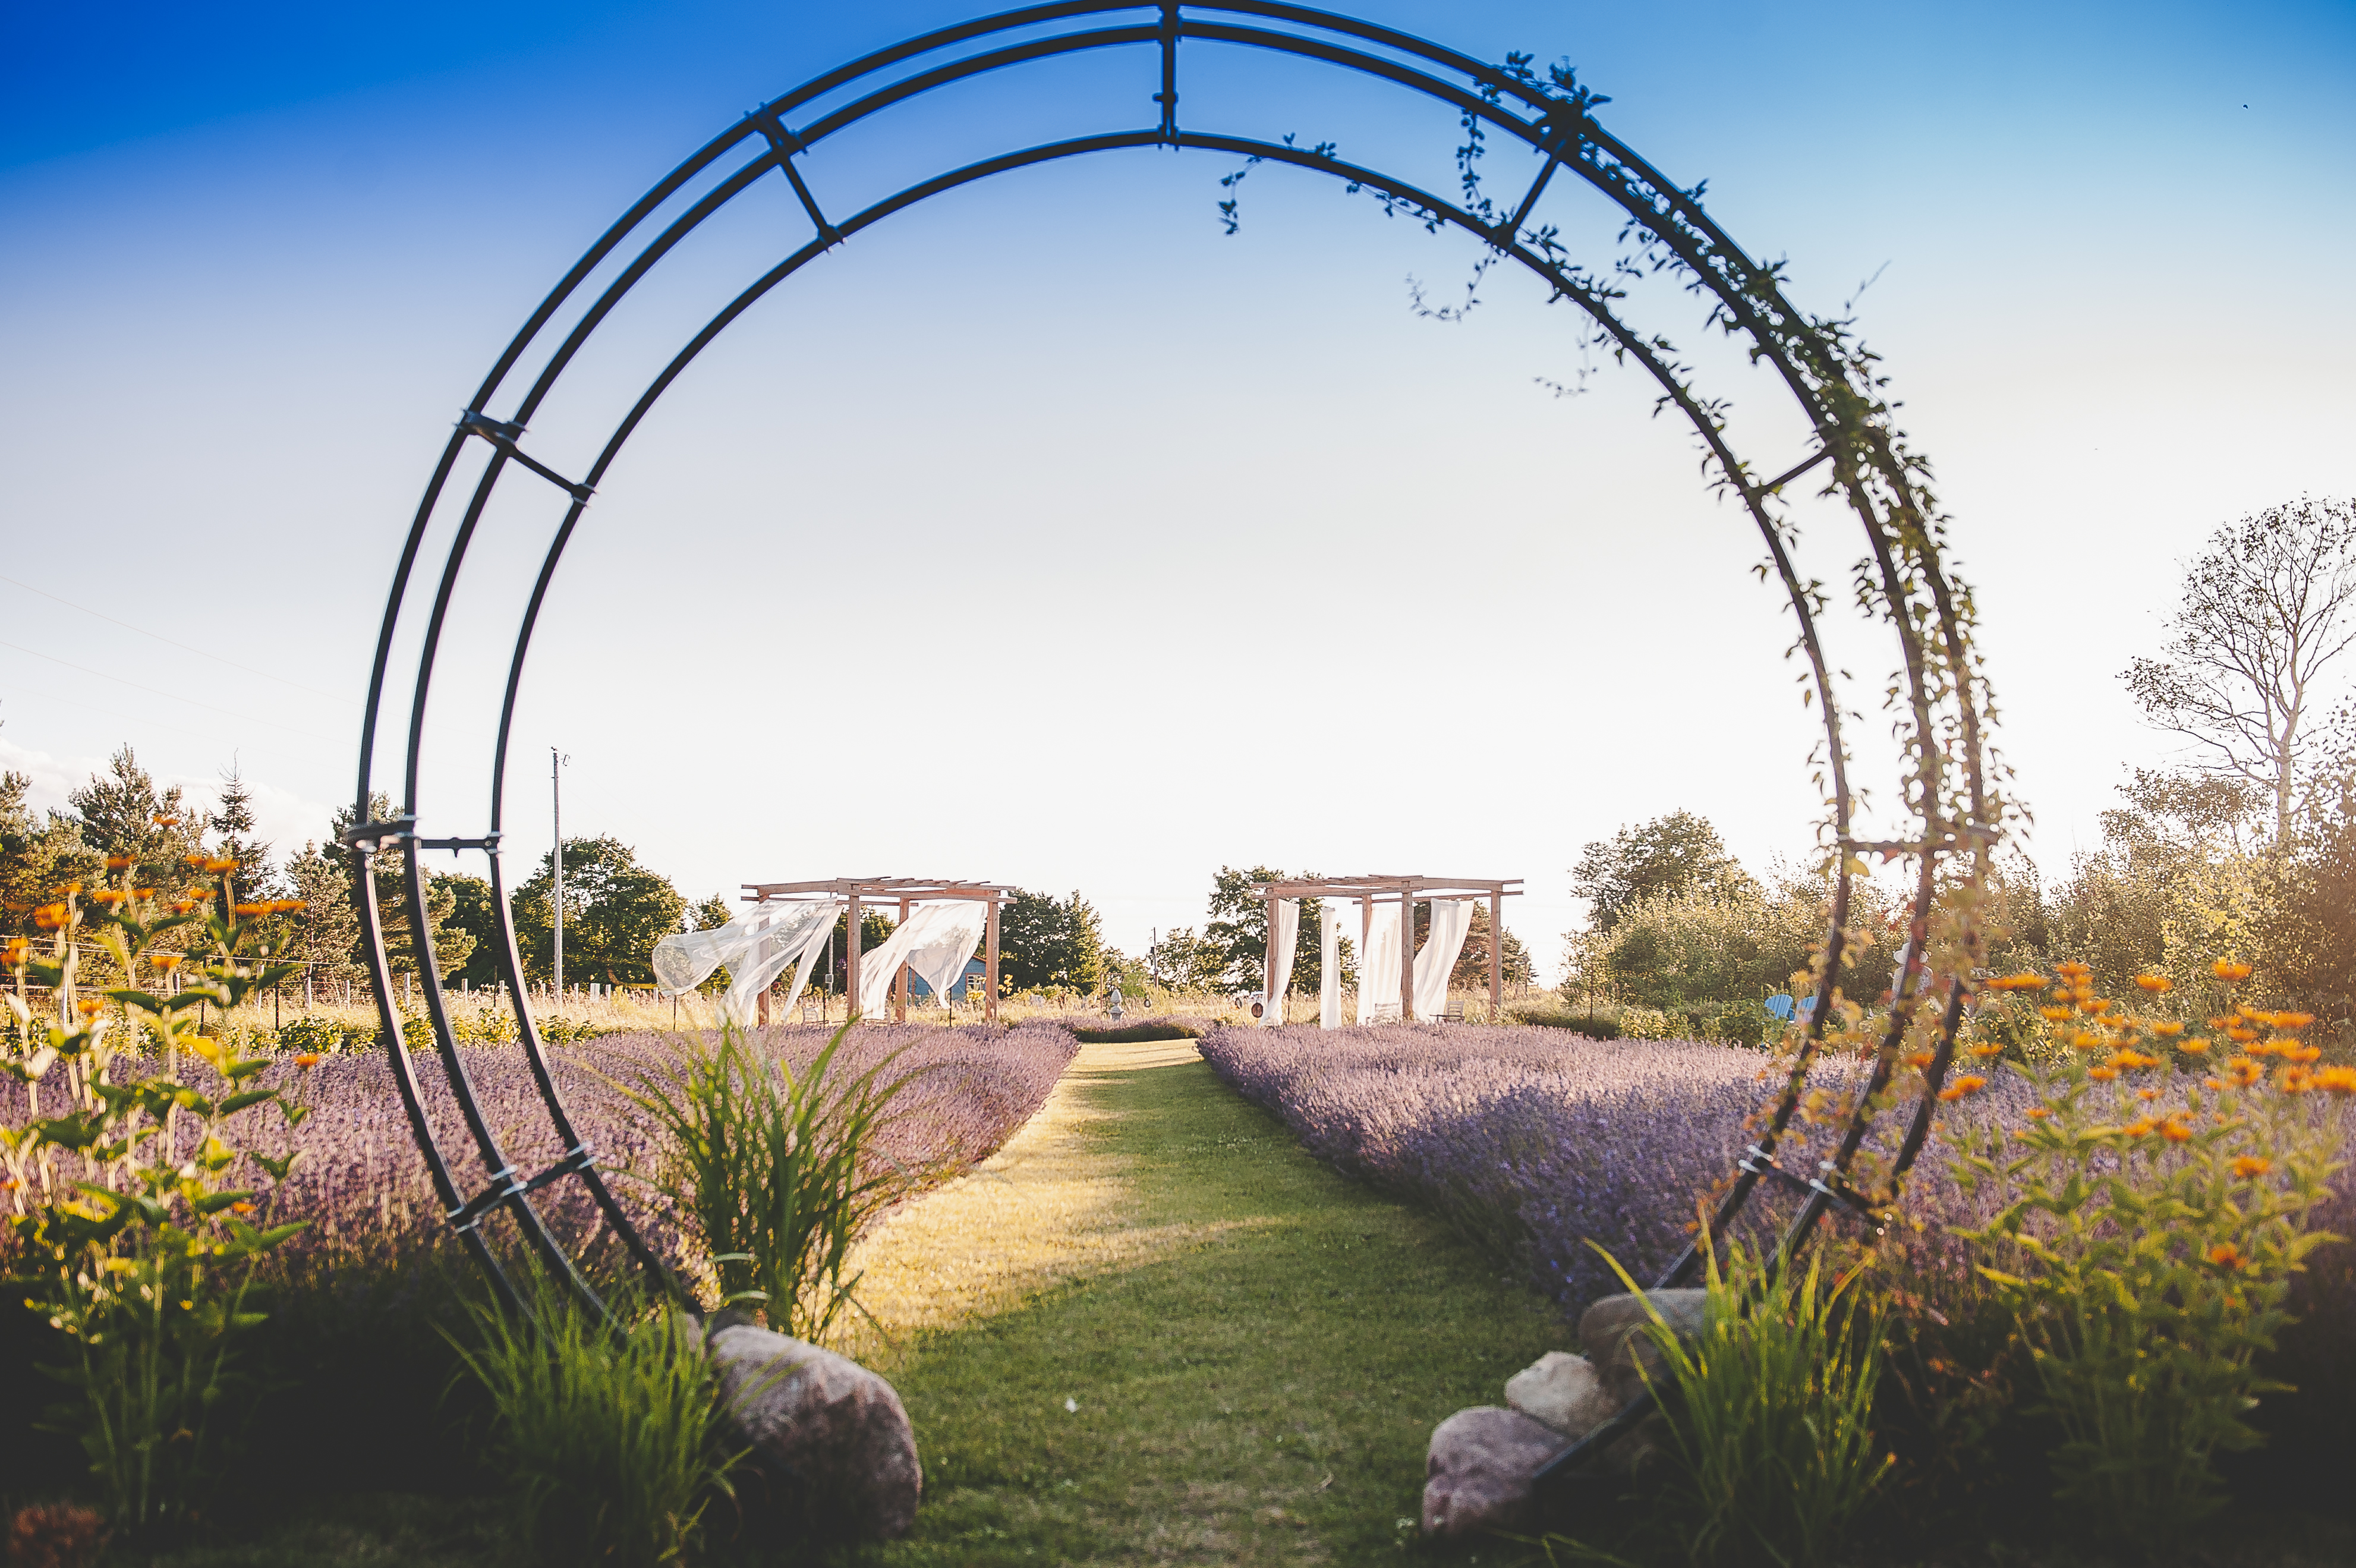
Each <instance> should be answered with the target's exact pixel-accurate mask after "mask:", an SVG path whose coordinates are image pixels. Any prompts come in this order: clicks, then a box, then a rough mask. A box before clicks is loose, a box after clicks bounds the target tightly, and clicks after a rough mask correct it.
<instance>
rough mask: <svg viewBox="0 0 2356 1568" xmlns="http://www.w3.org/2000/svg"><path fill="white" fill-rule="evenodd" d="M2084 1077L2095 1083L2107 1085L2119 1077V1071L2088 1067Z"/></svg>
mask: <svg viewBox="0 0 2356 1568" xmlns="http://www.w3.org/2000/svg"><path fill="white" fill-rule="evenodd" d="M2086 1076H2087V1077H2088V1078H2091V1079H2094V1081H2095V1082H2096V1083H2108V1082H2110V1081H2111V1079H2115V1078H2116V1077H2118V1076H2119V1069H2116V1068H2115V1067H2090V1068H2088V1069H2086Z"/></svg>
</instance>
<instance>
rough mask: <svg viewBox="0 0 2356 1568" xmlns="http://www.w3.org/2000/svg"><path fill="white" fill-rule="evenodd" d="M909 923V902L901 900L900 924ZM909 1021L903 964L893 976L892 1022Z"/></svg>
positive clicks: (906, 973) (905, 976) (906, 971)
mask: <svg viewBox="0 0 2356 1568" xmlns="http://www.w3.org/2000/svg"><path fill="white" fill-rule="evenodd" d="M907 923H908V901H907V900H906V899H905V898H903V899H901V900H900V924H902V925H904V926H905V925H906V924H907ZM907 1021H908V966H907V965H906V964H905V963H904V964H902V965H901V966H900V967H899V968H898V969H897V970H896V971H894V972H893V975H892V1022H894V1024H905V1023H906V1022H907Z"/></svg>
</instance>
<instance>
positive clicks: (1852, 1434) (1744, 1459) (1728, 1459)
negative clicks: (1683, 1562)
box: [1607, 1244, 1892, 1568]
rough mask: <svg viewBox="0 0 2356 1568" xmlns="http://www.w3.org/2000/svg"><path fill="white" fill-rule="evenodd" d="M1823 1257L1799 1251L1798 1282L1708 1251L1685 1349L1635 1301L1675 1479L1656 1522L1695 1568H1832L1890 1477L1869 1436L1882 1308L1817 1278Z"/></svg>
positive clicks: (1751, 1254) (1846, 1286)
mask: <svg viewBox="0 0 2356 1568" xmlns="http://www.w3.org/2000/svg"><path fill="white" fill-rule="evenodd" d="M1824 1255H1825V1249H1824V1248H1823V1247H1821V1246H1819V1247H1815V1248H1811V1249H1810V1250H1809V1253H1808V1266H1807V1269H1806V1271H1805V1272H1804V1273H1803V1272H1800V1271H1798V1270H1797V1269H1796V1268H1795V1267H1792V1266H1786V1267H1784V1268H1782V1269H1779V1270H1775V1271H1773V1272H1772V1275H1771V1273H1770V1271H1769V1269H1768V1267H1767V1262H1766V1259H1765V1258H1764V1257H1762V1255H1761V1254H1760V1253H1758V1252H1756V1251H1751V1250H1750V1249H1748V1248H1746V1247H1743V1246H1741V1245H1740V1244H1737V1245H1735V1246H1734V1247H1732V1248H1731V1249H1730V1251H1729V1252H1728V1254H1727V1259H1726V1266H1725V1268H1724V1269H1723V1270H1721V1269H1720V1268H1719V1260H1718V1258H1717V1257H1716V1255H1715V1254H1714V1253H1713V1254H1712V1255H1711V1256H1710V1257H1709V1258H1708V1293H1709V1294H1708V1305H1707V1309H1706V1312H1705V1314H1704V1318H1703V1326H1702V1330H1701V1333H1700V1334H1699V1335H1698V1336H1697V1337H1696V1338H1694V1339H1692V1340H1690V1341H1688V1340H1685V1339H1682V1338H1680V1337H1678V1336H1677V1335H1676V1332H1675V1331H1674V1330H1673V1329H1672V1328H1670V1326H1668V1324H1667V1323H1665V1321H1664V1320H1663V1319H1662V1317H1661V1316H1660V1314H1659V1313H1658V1312H1656V1311H1654V1310H1653V1308H1652V1305H1651V1304H1650V1303H1649V1302H1647V1303H1646V1304H1645V1310H1646V1312H1647V1313H1648V1314H1649V1315H1650V1316H1651V1318H1652V1321H1651V1322H1650V1323H1648V1324H1647V1325H1645V1327H1644V1332H1645V1333H1646V1335H1647V1336H1649V1337H1650V1338H1651V1339H1652V1342H1653V1345H1654V1348H1655V1349H1656V1350H1657V1351H1658V1352H1659V1356H1660V1365H1661V1367H1662V1369H1663V1376H1662V1377H1661V1378H1660V1380H1658V1381H1656V1382H1655V1381H1654V1380H1652V1378H1651V1377H1650V1375H1649V1374H1648V1376H1647V1381H1648V1382H1651V1383H1652V1384H1653V1387H1654V1390H1655V1393H1657V1394H1658V1395H1660V1396H1661V1403H1662V1408H1663V1409H1664V1410H1665V1412H1667V1414H1668V1417H1669V1431H1670V1438H1669V1442H1668V1444H1666V1447H1667V1451H1668V1457H1669V1461H1670V1464H1671V1467H1672V1470H1673V1473H1674V1477H1675V1478H1674V1479H1673V1481H1672V1482H1671V1490H1672V1492H1673V1494H1674V1496H1673V1498H1672V1499H1671V1502H1670V1505H1669V1506H1668V1508H1666V1509H1665V1510H1663V1518H1664V1520H1665V1523H1666V1525H1667V1528H1668V1529H1670V1530H1672V1531H1674V1532H1675V1533H1676V1535H1677V1536H1678V1538H1679V1541H1678V1544H1679V1545H1680V1546H1681V1547H1682V1548H1683V1550H1684V1553H1685V1556H1686V1558H1687V1561H1689V1562H1691V1563H1696V1564H1697V1565H1702V1568H1708V1565H1710V1564H1737V1563H1762V1562H1766V1563H1776V1564H1778V1565H1779V1568H1801V1565H1804V1564H1809V1563H1824V1562H1827V1561H1829V1560H1832V1559H1833V1558H1834V1557H1836V1556H1837V1554H1838V1553H1839V1552H1841V1550H1842V1548H1843V1547H1844V1545H1845V1544H1846V1543H1847V1541H1848V1538H1849V1535H1850V1533H1851V1531H1852V1530H1853V1528H1854V1527H1855V1525H1856V1524H1857V1522H1858V1518H1859V1516H1860V1515H1861V1514H1863V1512H1864V1511H1865V1509H1866V1507H1867V1505H1868V1504H1869V1503H1870V1502H1871V1501H1872V1500H1873V1498H1874V1494H1875V1492H1876V1491H1877V1490H1878V1489H1879V1487H1880V1486H1881V1483H1882V1481H1883V1480H1884V1479H1885V1477H1887V1476H1888V1475H1889V1473H1890V1466H1891V1464H1892V1460H1891V1458H1890V1455H1889V1453H1888V1451H1887V1450H1886V1449H1885V1448H1884V1447H1883V1446H1882V1444H1881V1443H1880V1442H1879V1439H1878V1437H1877V1436H1876V1434H1875V1433H1874V1429H1873V1401H1874V1393H1875V1389H1876V1386H1877V1385H1878V1383H1879V1380H1880V1377H1881V1366H1882V1338H1883V1333H1884V1329H1885V1326H1886V1322H1887V1317H1888V1312H1887V1308H1886V1306H1885V1305H1884V1304H1882V1303H1881V1302H1880V1301H1879V1300H1878V1299H1876V1298H1873V1297H1870V1296H1869V1295H1867V1294H1865V1292H1864V1286H1863V1285H1862V1283H1860V1282H1861V1276H1862V1269H1861V1268H1857V1269H1851V1270H1850V1271H1849V1272H1848V1273H1844V1274H1842V1275H1840V1276H1839V1277H1837V1278H1829V1277H1827V1276H1826V1273H1825V1267H1824ZM1607 1261H1608V1260H1607ZM1612 1268H1613V1270H1614V1272H1616V1273H1619V1274H1620V1278H1621V1280H1622V1283H1625V1284H1626V1285H1627V1287H1628V1288H1629V1289H1630V1290H1631V1291H1635V1290H1637V1288H1638V1287H1637V1285H1636V1283H1635V1281H1633V1279H1631V1278H1629V1276H1628V1274H1627V1273H1626V1272H1625V1271H1624V1270H1621V1269H1620V1267H1619V1265H1618V1264H1617V1263H1616V1262H1614V1263H1613V1264H1612ZM1640 1294H1641V1293H1640Z"/></svg>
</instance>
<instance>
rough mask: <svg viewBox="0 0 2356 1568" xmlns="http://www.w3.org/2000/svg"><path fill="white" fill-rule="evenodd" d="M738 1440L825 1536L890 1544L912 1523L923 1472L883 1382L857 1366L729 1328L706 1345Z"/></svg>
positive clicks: (903, 1416)
mask: <svg viewBox="0 0 2356 1568" xmlns="http://www.w3.org/2000/svg"><path fill="white" fill-rule="evenodd" d="M705 1343H706V1344H707V1346H708V1347H709V1350H710V1354H711V1356H712V1361H713V1363H714V1364H715V1365H716V1366H717V1367H718V1368H719V1369H720V1391H721V1397H722V1400H723V1403H724V1404H725V1405H726V1407H727V1409H728V1410H729V1412H730V1413H731V1415H732V1417H733V1418H734V1423H735V1425H736V1428H737V1430H738V1431H739V1433H741V1434H742V1435H743V1439H744V1442H745V1443H746V1444H749V1445H750V1446H751V1448H752V1450H753V1457H754V1459H755V1462H756V1463H757V1464H758V1466H759V1467H760V1469H761V1471H762V1472H763V1474H764V1475H765V1476H766V1477H768V1478H769V1479H770V1481H771V1482H772V1486H773V1488H774V1489H775V1490H776V1493H777V1494H778V1495H779V1496H791V1497H792V1498H794V1499H795V1505H796V1507H797V1508H798V1509H800V1510H805V1511H812V1512H815V1513H817V1514H819V1515H821V1516H822V1519H821V1520H820V1522H822V1524H823V1526H824V1527H825V1528H826V1529H827V1531H828V1533H834V1532H837V1531H840V1532H841V1533H843V1534H847V1535H852V1536H857V1537H860V1538H862V1539H866V1540H873V1541H889V1540H892V1539H894V1538H895V1537H898V1536H902V1535H905V1534H906V1533H907V1532H908V1528H909V1526H911V1525H913V1524H914V1523H916V1503H917V1501H918V1499H919V1498H922V1497H923V1495H924V1489H925V1474H924V1471H923V1469H922V1468H921V1467H920V1466H918V1465H917V1463H916V1433H915V1432H914V1431H913V1430H912V1429H911V1428H910V1427H909V1425H908V1412H906V1411H905V1410H904V1409H903V1408H901V1404H900V1396H899V1395H898V1394H897V1393H895V1392H894V1391H893V1388H892V1385H891V1384H890V1383H887V1382H885V1381H884V1380H883V1379H882V1378H879V1377H877V1376H876V1375H875V1374H874V1373H873V1372H871V1371H869V1370H868V1369H866V1368H864V1367H862V1366H861V1365H860V1364H859V1363H858V1362H856V1361H853V1360H851V1359H847V1358H845V1357H841V1356H838V1355H836V1354H834V1352H832V1351H831V1350H821V1349H819V1348H818V1347H817V1346H815V1345H806V1344H804V1343H803V1342H802V1341H800V1340H798V1339H789V1338H787V1337H786V1336H784V1335H782V1334H776V1333H772V1332H771V1331H770V1330H768V1329H766V1328H755V1327H753V1326H750V1325H744V1324H738V1325H734V1326H723V1327H720V1328H717V1329H715V1330H714V1331H713V1332H712V1336H711V1337H710V1338H709V1339H708V1340H707V1341H706V1342H705Z"/></svg>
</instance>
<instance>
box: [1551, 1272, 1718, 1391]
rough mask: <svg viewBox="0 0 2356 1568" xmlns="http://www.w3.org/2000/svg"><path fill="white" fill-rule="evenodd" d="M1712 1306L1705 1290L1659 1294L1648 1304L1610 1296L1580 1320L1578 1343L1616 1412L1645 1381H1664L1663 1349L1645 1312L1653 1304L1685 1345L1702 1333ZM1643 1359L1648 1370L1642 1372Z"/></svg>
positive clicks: (1647, 1297)
mask: <svg viewBox="0 0 2356 1568" xmlns="http://www.w3.org/2000/svg"><path fill="white" fill-rule="evenodd" d="M1708 1300H1709V1293H1708V1291H1704V1290H1656V1291H1652V1292H1650V1293H1648V1294H1646V1295H1645V1296H1644V1298H1643V1299H1641V1300H1640V1299H1639V1298H1637V1297H1635V1296H1633V1295H1607V1296H1605V1297H1604V1298H1603V1299H1602V1300H1601V1301H1599V1302H1597V1303H1596V1304H1595V1305H1593V1306H1590V1307H1589V1308H1588V1309H1587V1311H1586V1312H1585V1313H1584V1314H1583V1315H1581V1316H1580V1320H1579V1342H1580V1345H1581V1346H1582V1347H1583V1348H1585V1349H1586V1351H1587V1359H1589V1360H1590V1362H1592V1363H1593V1364H1594V1367H1595V1373H1596V1376H1597V1377H1598V1378H1600V1379H1601V1380H1602V1383H1603V1391H1604V1393H1605V1394H1607V1395H1608V1396H1610V1398H1611V1401H1612V1408H1613V1409H1615V1410H1616V1409H1619V1408H1620V1407H1621V1406H1623V1405H1625V1404H1626V1403H1627V1402H1629V1401H1630V1400H1633V1399H1634V1398H1635V1397H1636V1396H1637V1395H1638V1394H1641V1393H1643V1392H1644V1378H1645V1375H1646V1374H1647V1373H1649V1374H1650V1375H1651V1376H1652V1377H1653V1378H1654V1379H1655V1380H1658V1379H1659V1378H1660V1377H1661V1376H1662V1375H1663V1368H1662V1364H1661V1351H1660V1347H1658V1346H1656V1345H1655V1344H1654V1343H1653V1337H1652V1336H1651V1335H1649V1334H1647V1333H1645V1332H1644V1326H1645V1325H1646V1324H1648V1323H1649V1322H1651V1318H1650V1316H1648V1315H1647V1314H1646V1313H1645V1311H1644V1304H1645V1302H1647V1301H1649V1302H1650V1303H1651V1304H1652V1306H1653V1310H1654V1311H1655V1312H1657V1313H1659V1314H1660V1315H1661V1321H1663V1322H1664V1323H1665V1324H1667V1325H1668V1326H1669V1327H1670V1328H1671V1329H1673V1330H1674V1331H1675V1332H1676V1335H1677V1337H1679V1338H1681V1339H1690V1338H1692V1337H1695V1336H1696V1335H1698V1334H1699V1333H1700V1332H1701V1328H1702V1321H1703V1314H1704V1311H1705V1308H1706V1306H1707V1305H1708ZM1640 1359H1641V1362H1642V1366H1643V1370H1642V1371H1640V1370H1638V1366H1639V1361H1640Z"/></svg>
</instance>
